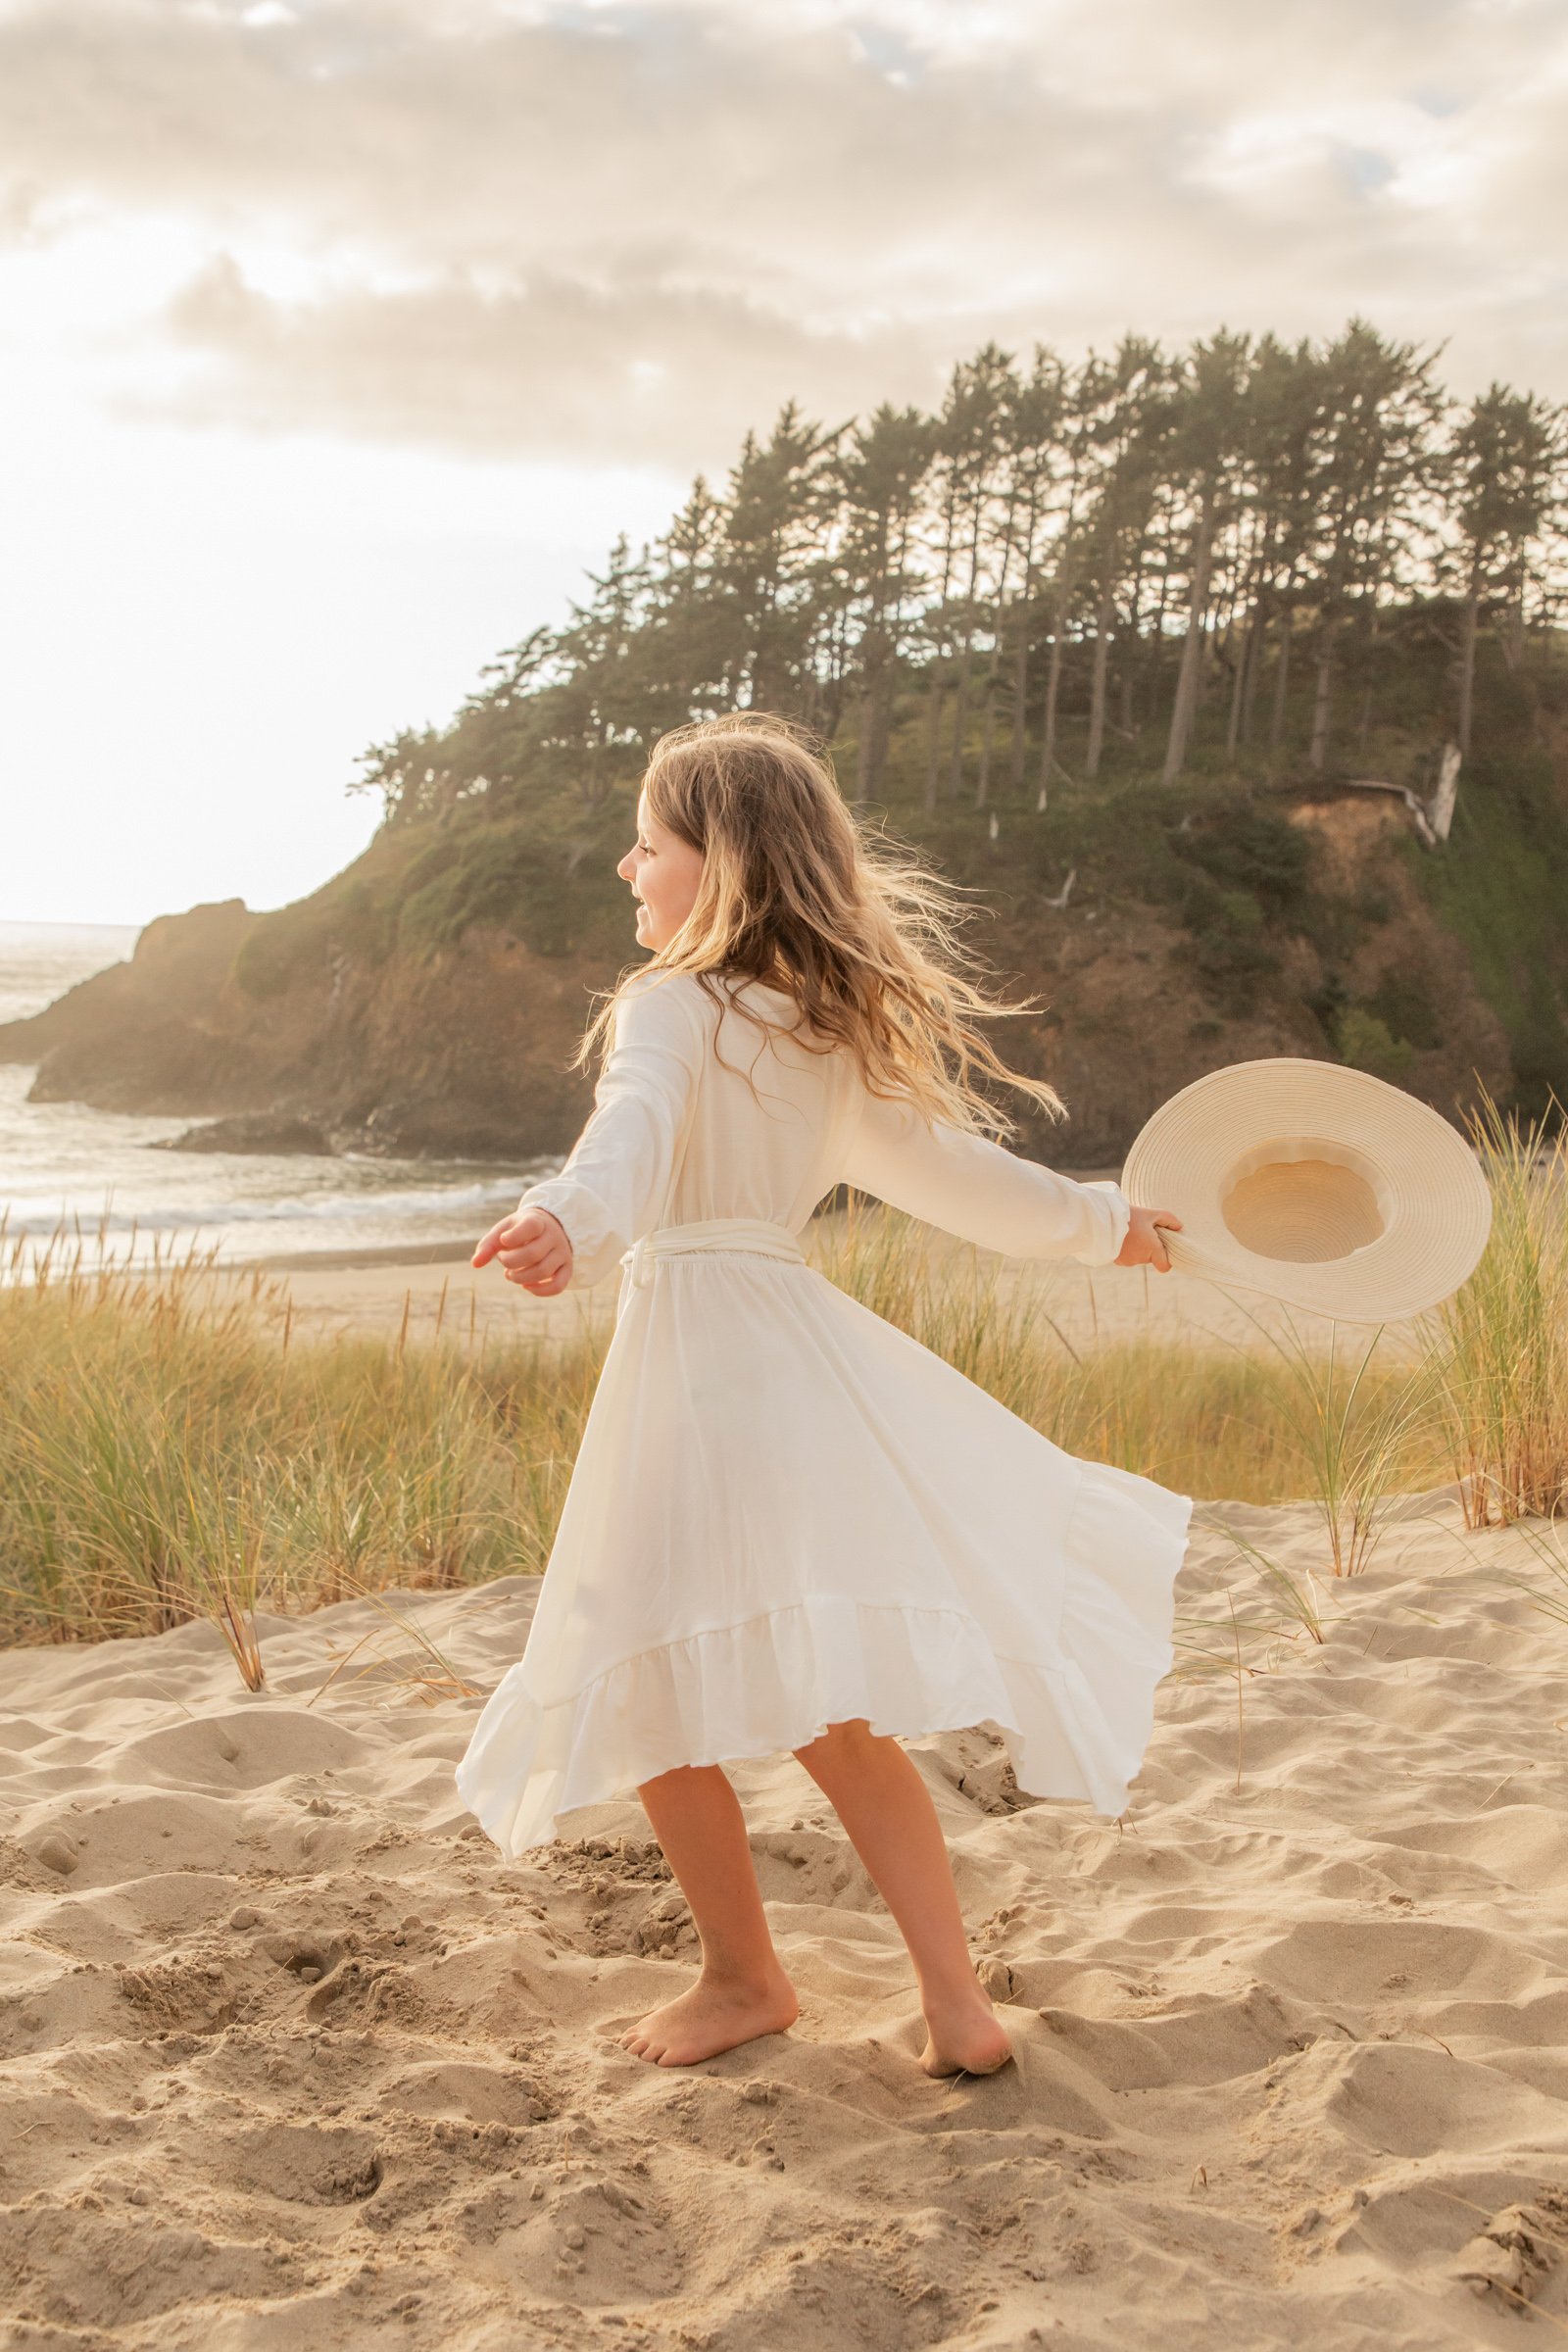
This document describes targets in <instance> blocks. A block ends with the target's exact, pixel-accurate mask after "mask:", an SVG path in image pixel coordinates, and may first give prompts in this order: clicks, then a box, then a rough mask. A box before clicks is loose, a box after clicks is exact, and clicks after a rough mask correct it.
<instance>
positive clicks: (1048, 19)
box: [0, 0, 1568, 923]
mask: <svg viewBox="0 0 1568 2352" xmlns="http://www.w3.org/2000/svg"><path fill="white" fill-rule="evenodd" d="M1565 103H1568V11H1565V10H1564V9H1563V7H1562V6H1561V0H1462V4H1460V0H1455V4H1453V5H1449V4H1447V0H1377V4H1376V5H1375V6H1371V7H1369V6H1368V5H1367V4H1366V0H1294V4H1293V5H1292V6H1291V7H1289V8H1283V9H1260V8H1258V7H1257V5H1256V0H1185V5H1183V6H1182V7H1180V8H1173V7H1172V6H1171V5H1170V0H1159V4H1158V5H1155V0H856V4H855V5H842V4H841V0H765V4H764V0H617V4H613V5H603V6H600V5H595V4H594V0H560V4H556V5H551V4H549V0H537V4H536V0H0V414H3V417H4V423H5V428H6V429H5V434H4V440H3V444H0V449H3V456H0V691H3V695H4V715H5V728H4V740H5V759H4V762H3V766H0V798H3V802H4V822H3V825H0V921H4V920H13V921H15V920H29V919H30V920H39V921H67V922H70V921H77V922H117V923H140V922H143V921H146V920H148V919H150V918H151V917H152V916H153V915H155V914H158V913H163V912H168V911H172V910H174V909H177V908H181V907H188V906H191V905H193V904H196V903H197V902H199V901H203V900H213V899H221V898H229V897H243V898H244V899H245V900H246V901H247V902H248V903H249V904H250V905H251V906H252V907H263V908H265V907H276V906H280V905H283V904H285V903H287V902H288V901H290V900H292V899H295V898H298V897H301V896H303V895H305V894H306V893H307V892H309V891H310V890H312V889H314V888H316V887H318V886H319V884H320V883H321V882H323V881H325V880H326V879H327V877H328V876H329V875H330V874H331V873H333V872H334V871H336V870H337V869H338V868H339V867H341V866H342V865H343V864H345V863H346V862H347V861H348V860H349V859H350V858H352V857H354V856H356V855H357V854H358V853H359V851H360V850H361V849H363V848H364V846H365V845H366V843H367V842H368V839H369V837H370V835H371V833H372V831H373V829H374V825H375V822H376V818H377V815H378V812H379V809H378V803H377V802H376V800H375V798H374V797H373V796H371V795H368V794H364V793H361V794H351V793H349V792H348V790H347V789H346V788H347V786H348V784H349V783H350V781H351V779H352V778H353V776H354V775H355V773H356V762H357V760H358V757H359V755H360V753H361V752H362V751H364V750H365V749H366V748H367V747H368V745H370V744H372V743H376V742H382V741H385V740H387V739H388V738H389V737H391V736H393V735H395V734H396V733H397V732H398V731H399V730H400V729H401V728H403V727H405V726H416V727H417V726H422V725H425V724H436V725H439V724H441V723H443V722H444V721H445V720H446V719H448V718H450V717H451V716H452V714H453V713H454V712H455V711H456V710H457V709H458V707H459V706H460V705H461V703H462V702H463V700H464V698H465V697H466V695H467V694H468V693H469V692H470V691H471V690H472V689H473V688H474V687H475V686H476V685H477V684H478V682H479V673H480V671H481V669H482V667H483V666H484V664H485V663H486V662H491V661H493V660H494V659H496V657H497V656H498V655H499V654H500V653H501V652H502V651H503V650H504V649H506V648H507V647H509V646H512V645H515V644H517V643H518V642H520V641H521V640H522V639H523V638H524V637H526V636H527V635H528V633H529V632H530V631H531V630H532V629H533V628H534V627H535V626H537V625H538V624H539V623H540V622H541V621H546V622H548V621H550V620H554V619H559V618H562V617H564V613H565V611H566V608H567V604H568V601H569V600H570V599H571V598H572V597H573V595H575V594H577V593H579V592H581V590H582V589H583V586H584V574H585V571H586V569H587V568H588V567H589V566H591V565H596V564H599V563H600V562H601V561H602V559H603V557H604V554H605V552H606V550H607V549H608V548H609V546H610V544H611V542H612V541H613V538H614V537H615V535H616V533H617V532H619V531H621V530H624V531H626V532H627V533H628V534H629V536H630V537H631V538H632V539H633V541H634V542H637V541H641V540H645V539H647V538H649V537H651V536H653V535H654V534H656V533H657V532H658V531H659V530H660V529H662V526H663V524H664V523H665V522H666V521H667V519H668V517H669V515H670V514H671V513H672V512H673V511H674V509H675V508H676V507H677V506H678V505H679V503H680V501H681V499H682V497H683V495H684V492H685V489H686V487H687V485H688V484H689V481H690V478H691V476H692V474H693V473H694V472H696V471H697V470H699V469H702V470H706V471H707V472H708V473H710V474H711V475H712V476H715V477H718V478H722V476H723V474H724V473H725V471H726V469H727V467H728V466H729V464H730V462H731V461H732V459H733V457H734V455H735V452H736V449H737V447H738V444H739V442H740V439H741V437H742V435H743V434H744V433H745V431H746V430H747V429H748V427H750V426H754V425H755V426H758V427H760V428H765V427H766V425H767V424H768V423H769V422H770V420H771V418H772V417H773V416H774V415H775V413H776V412H777V410H778V408H779V407H780V406H781V405H782V403H783V402H784V401H785V400H786V399H789V398H795V399H798V400H799V401H800V402H801V403H802V404H803V405H804V407H805V408H806V409H807V411H808V413H809V414H810V415H811V416H813V417H820V418H822V419H823V420H824V421H829V422H840V421H843V420H845V419H847V418H849V417H853V416H855V415H857V414H858V413H862V412H863V411H865V410H866V409H868V408H870V407H872V406H874V405H875V404H876V403H877V402H878V401H880V400H883V399H890V400H896V401H915V402H919V403H921V404H922V405H926V406H933V405H935V403H936V402H937V401H938V400H939V399H940V396H941V391H942V385H943V382H944V379H945V377H946V375H947V373H948V372H949V370H950V369H951V368H952V366H953V364H954V362H955V361H956V360H958V359H960V358H964V357H967V356H968V355H969V354H971V353H972V352H973V351H974V350H976V349H977V348H978V347H979V345H980V344H981V343H983V342H985V341H986V340H987V339H988V338H992V337H995V338H996V339H997V340H999V341H1001V342H1002V343H1003V344H1004V346H1005V348H1007V349H1011V350H1015V351H1017V352H1019V353H1020V354H1023V355H1027V354H1028V352H1029V351H1030V350H1031V349H1032V347H1033V345H1034V344H1035V343H1036V342H1045V343H1049V344H1051V345H1053V346H1054V348H1055V349H1056V350H1058V351H1059V352H1061V353H1062V354H1063V355H1064V356H1068V357H1078V356H1081V355H1082V354H1083V353H1084V352H1085V351H1087V350H1089V349H1091V348H1093V349H1098V350H1102V351H1108V350H1109V349H1110V348H1112V347H1113V345H1114V344H1115V342H1116V341H1117V339H1118V338H1119V337H1120V336H1121V335H1122V334H1123V333H1125V332H1127V331H1128V330H1129V329H1131V330H1136V331H1138V332H1141V333H1145V334H1150V335H1155V336H1159V337H1161V338H1163V339H1165V340H1166V342H1167V344H1168V345H1175V346H1179V345H1181V344H1184V343H1186V342H1188V341H1189V340H1191V339H1192V338H1193V337H1194V336H1197V335H1200V334H1206V333H1210V332H1212V331H1213V330H1214V329H1215V328H1216V327H1218V326H1221V325H1225V326H1229V327H1231V328H1233V329H1238V330H1246V329H1250V330H1251V331H1252V332H1254V333H1261V332H1263V331H1265V330H1267V329H1270V328H1272V329H1273V330H1274V331H1275V332H1276V333H1278V334H1280V335H1282V336H1285V337H1288V338H1295V337H1297V336H1299V335H1314V336H1327V335H1330V334H1333V333H1335V332H1337V331H1338V330H1339V329H1340V328H1341V327H1342V326H1343V325H1344V323H1345V322H1346V320H1347V319H1348V318H1350V317H1351V316H1352V315H1356V314H1359V315H1362V316H1364V317H1366V318H1368V319H1371V320H1372V321H1373V323H1374V324H1375V325H1377V326H1378V327H1379V328H1380V329H1381V330H1382V331H1383V332H1384V333H1386V334H1389V335H1393V336H1396V337H1398V338H1400V339H1405V340H1411V341H1414V342H1416V343H1418V344H1419V345H1420V346H1421V347H1422V348H1423V349H1428V348H1434V347H1438V346H1441V347H1442V357H1441V359H1440V362H1439V367H1438V373H1439V376H1440V378H1441V379H1442V380H1443V381H1444V382H1445V383H1446V385H1447V386H1448V388H1449V389H1450V391H1452V392H1453V393H1455V394H1456V395H1457V396H1459V397H1464V396H1466V395H1468V394H1470V393H1472V392H1475V391H1480V390H1484V389H1485V388H1486V386H1487V385H1488V384H1490V383H1491V382H1493V381H1494V380H1499V381H1502V382H1511V383H1513V384H1515V385H1516V386H1517V387H1518V388H1520V389H1532V390H1536V391H1539V392H1541V393H1543V394H1545V395H1546V396H1548V397H1550V398H1553V399H1564V398H1568V299H1565V297H1568V282H1565V281H1568V235H1565V233H1564V232H1565V228H1568V221H1565V218H1564V215H1565V209H1568V208H1565V204H1564V197H1565V191H1568V141H1565V139H1564V137H1563V123H1564V110H1565Z"/></svg>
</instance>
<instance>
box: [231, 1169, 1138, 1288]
mask: <svg viewBox="0 0 1568 2352" xmlns="http://www.w3.org/2000/svg"><path fill="white" fill-rule="evenodd" d="M1056 1173H1057V1174H1058V1175H1063V1176H1071V1178H1072V1180H1073V1182H1074V1183H1075V1184H1101V1183H1104V1182H1106V1181H1108V1182H1110V1183H1112V1184H1117V1183H1119V1182H1120V1181H1121V1171H1120V1169H1119V1168H1082V1169H1080V1168H1061V1169H1058V1170H1057V1171H1056ZM519 1189H526V1188H519ZM832 1213H833V1212H832V1211H831V1210H819V1211H815V1212H813V1214H812V1216H811V1217H810V1218H809V1219H808V1222H807V1231H808V1232H809V1230H810V1227H811V1226H812V1225H813V1224H814V1223H815V1222H816V1218H817V1216H818V1215H831V1214H832ZM936 1230H937V1229H936V1228H935V1227H933V1228H932V1231H933V1232H935V1231H936ZM947 1238H950V1239H951V1238H952V1237H951V1236H950V1237H947ZM478 1239H479V1236H478V1234H477V1233H475V1234H474V1235H473V1237H472V1239H471V1240H462V1239H458V1238H453V1239H451V1240H448V1241H430V1242H377V1243H366V1244H364V1245H363V1246H362V1247H360V1248H358V1249H346V1250H280V1251H278V1252H276V1253H275V1254H263V1255H259V1256H251V1257H235V1258H223V1259H221V1260H220V1263H219V1266H218V1268H217V1269H215V1271H221V1272H222V1273H225V1274H351V1273H359V1272H363V1271H365V1270H367V1269H371V1268H374V1267H376V1266H455V1265H466V1263H467V1261H468V1259H469V1258H470V1257H471V1256H472V1255H473V1251H474V1248H475V1245H476V1244H477V1242H478Z"/></svg>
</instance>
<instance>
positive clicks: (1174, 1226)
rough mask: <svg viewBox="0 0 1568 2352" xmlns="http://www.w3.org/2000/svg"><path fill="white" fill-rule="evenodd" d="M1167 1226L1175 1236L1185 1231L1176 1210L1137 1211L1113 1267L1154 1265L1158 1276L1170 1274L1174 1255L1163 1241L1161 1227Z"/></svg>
mask: <svg viewBox="0 0 1568 2352" xmlns="http://www.w3.org/2000/svg"><path fill="white" fill-rule="evenodd" d="M1164 1225H1168V1226H1169V1227H1170V1228H1171V1230H1172V1231H1173V1232H1175V1233H1180V1231H1181V1229H1182V1221H1181V1219H1180V1217H1178V1216H1177V1215H1176V1213H1175V1211H1174V1210H1172V1209H1168V1208H1135V1209H1134V1210H1133V1213H1132V1221H1131V1223H1130V1224H1129V1225H1128V1227H1127V1239H1126V1240H1125V1241H1124V1242H1123V1244H1122V1246H1121V1249H1120V1250H1119V1252H1118V1253H1117V1255H1116V1256H1115V1257H1113V1258H1112V1260H1111V1263H1112V1265H1116V1266H1152V1267H1153V1269H1154V1271H1155V1273H1156V1274H1168V1273H1169V1272H1170V1253H1169V1251H1168V1250H1166V1248H1165V1245H1164V1243H1163V1242H1162V1241H1161V1240H1160V1238H1159V1234H1160V1227H1161V1226H1164Z"/></svg>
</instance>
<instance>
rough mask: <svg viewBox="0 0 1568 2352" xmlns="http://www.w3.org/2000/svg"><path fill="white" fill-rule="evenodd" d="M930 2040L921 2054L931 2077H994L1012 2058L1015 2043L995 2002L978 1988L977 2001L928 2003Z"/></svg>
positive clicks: (960, 2000)
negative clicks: (1005, 2030)
mask: <svg viewBox="0 0 1568 2352" xmlns="http://www.w3.org/2000/svg"><path fill="white" fill-rule="evenodd" d="M924 2011H925V2022H926V2025H927V2027H928V2028H929V2030H930V2036H931V2037H930V2039H929V2040H928V2041H927V2043H926V2045H925V2048H924V2050H923V2051H922V2052H921V2054H920V2064H921V2065H922V2066H923V2067H924V2069H925V2071H926V2073H927V2074H928V2075H994V2074H996V2072H997V2071H998V2069H999V2068H1000V2067H1004V2066H1005V2065H1006V2063H1007V2061H1008V2059H1009V2058H1010V2057H1011V2056H1012V2044H1011V2042H1010V2041H1009V2040H1008V2039H1007V2036H1006V2034H1005V2032H1004V2030H1003V2026H1002V2021H1001V2019H1000V2018H999V2017H998V2016H997V2013H996V2011H995V2010H994V2009H993V2008H992V2006H991V2003H990V2002H989V2000H988V1999H987V1998H986V1996H985V1994H984V1992H982V1991H981V1989H980V1987H979V1985H976V1986H975V1997H974V1998H973V1999H968V1998H959V1999H957V2000H955V2001H935V2000H933V2001H927V2002H926V2003H925V2004H924Z"/></svg>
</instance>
